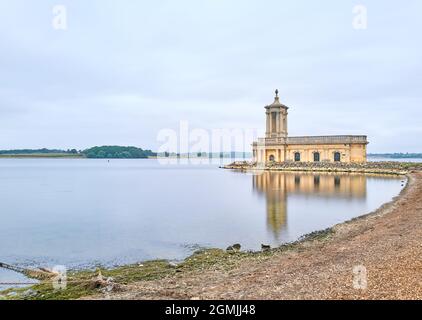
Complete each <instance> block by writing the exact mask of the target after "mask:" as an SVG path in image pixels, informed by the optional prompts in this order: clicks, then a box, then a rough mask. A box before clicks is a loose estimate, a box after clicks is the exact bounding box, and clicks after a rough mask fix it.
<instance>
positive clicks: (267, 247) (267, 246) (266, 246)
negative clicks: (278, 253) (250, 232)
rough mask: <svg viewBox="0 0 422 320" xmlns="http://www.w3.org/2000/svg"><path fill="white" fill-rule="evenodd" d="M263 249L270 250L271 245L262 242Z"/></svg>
mask: <svg viewBox="0 0 422 320" xmlns="http://www.w3.org/2000/svg"><path fill="white" fill-rule="evenodd" d="M261 249H262V251H269V250H270V249H271V246H270V245H269V244H261Z"/></svg>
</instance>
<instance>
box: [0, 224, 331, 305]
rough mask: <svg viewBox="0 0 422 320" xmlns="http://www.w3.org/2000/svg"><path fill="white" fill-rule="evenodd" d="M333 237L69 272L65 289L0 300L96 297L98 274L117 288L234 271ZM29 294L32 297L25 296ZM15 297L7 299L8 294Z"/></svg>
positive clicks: (39, 287)
mask: <svg viewBox="0 0 422 320" xmlns="http://www.w3.org/2000/svg"><path fill="white" fill-rule="evenodd" d="M333 233H334V231H333V229H332V228H328V229H325V230H322V231H315V232H312V233H309V234H307V235H305V236H303V237H301V238H300V239H299V240H298V241H295V242H292V243H287V244H284V245H282V246H280V247H277V248H273V249H271V250H267V251H256V252H242V251H230V252H227V251H225V250H222V249H200V250H198V251H196V252H194V253H193V254H192V255H191V256H189V257H188V258H186V259H185V260H184V261H182V262H180V263H179V264H174V263H170V262H169V261H167V260H153V261H146V262H142V263H138V264H132V265H127V266H121V267H116V268H112V269H106V268H98V269H97V270H83V271H70V272H68V274H67V286H66V289H62V290H56V289H54V287H53V282H52V281H51V280H42V281H41V282H40V283H39V284H36V285H33V286H31V287H26V288H19V289H8V290H5V291H3V292H0V299H11V300H69V299H78V298H81V297H86V296H92V295H95V294H98V293H99V292H100V289H101V288H102V286H101V285H99V283H98V281H96V279H97V277H98V274H99V272H101V274H102V276H103V278H109V277H110V278H112V279H113V283H116V284H130V283H133V282H137V281H151V280H158V279H162V278H165V277H171V276H177V275H179V274H183V273H186V272H200V271H202V270H204V271H205V270H209V269H214V270H226V271H229V270H231V269H233V268H235V267H236V266H237V265H238V264H240V263H241V262H242V261H243V260H245V259H252V260H255V259H256V260H266V259H269V258H271V257H272V256H273V255H274V254H275V253H280V252H284V251H287V250H296V249H297V248H298V247H299V245H300V244H301V243H302V242H303V241H314V240H317V241H319V240H325V239H327V238H329V237H330V236H331V235H332V234H333ZM28 290H30V291H32V292H33V293H35V294H31V295H28V294H27V292H28ZM11 292H14V293H16V294H15V295H13V296H8V294H9V293H11Z"/></svg>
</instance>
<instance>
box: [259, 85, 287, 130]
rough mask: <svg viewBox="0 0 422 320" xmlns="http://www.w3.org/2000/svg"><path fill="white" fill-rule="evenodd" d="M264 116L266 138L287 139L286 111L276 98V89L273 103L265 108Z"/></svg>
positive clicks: (285, 107)
mask: <svg viewBox="0 0 422 320" xmlns="http://www.w3.org/2000/svg"><path fill="white" fill-rule="evenodd" d="M265 109H266V111H265V115H266V119H267V121H266V123H267V126H266V131H265V137H266V138H286V137H287V109H289V108H288V107H287V106H285V105H284V104H282V103H280V99H279V97H278V89H277V90H276V91H275V98H274V102H273V103H272V104H270V105H268V106H265Z"/></svg>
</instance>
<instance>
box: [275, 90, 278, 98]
mask: <svg viewBox="0 0 422 320" xmlns="http://www.w3.org/2000/svg"><path fill="white" fill-rule="evenodd" d="M275 96H276V98H277V97H278V89H275Z"/></svg>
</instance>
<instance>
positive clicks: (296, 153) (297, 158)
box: [295, 152, 300, 161]
mask: <svg viewBox="0 0 422 320" xmlns="http://www.w3.org/2000/svg"><path fill="white" fill-rule="evenodd" d="M295 161H300V153H299V152H295Z"/></svg>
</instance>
